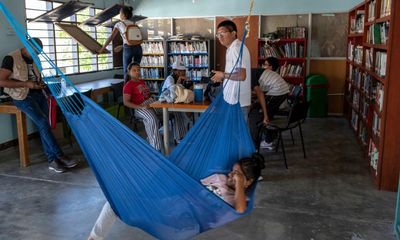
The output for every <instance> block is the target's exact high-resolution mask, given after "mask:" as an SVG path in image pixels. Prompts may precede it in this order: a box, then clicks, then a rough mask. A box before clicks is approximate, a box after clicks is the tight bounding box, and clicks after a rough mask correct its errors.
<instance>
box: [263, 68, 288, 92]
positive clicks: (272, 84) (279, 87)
mask: <svg viewBox="0 0 400 240" xmlns="http://www.w3.org/2000/svg"><path fill="white" fill-rule="evenodd" d="M258 84H259V85H260V87H261V90H262V91H263V92H265V95H269V96H281V95H284V94H288V93H289V84H288V83H287V82H286V81H285V79H283V78H282V77H281V75H279V74H278V73H276V72H274V71H271V70H269V69H265V70H264V72H263V73H262V75H261V77H260V79H259V80H258Z"/></svg>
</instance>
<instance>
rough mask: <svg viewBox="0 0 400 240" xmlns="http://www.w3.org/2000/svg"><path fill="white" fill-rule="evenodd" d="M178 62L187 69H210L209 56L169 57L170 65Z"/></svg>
mask: <svg viewBox="0 0 400 240" xmlns="http://www.w3.org/2000/svg"><path fill="white" fill-rule="evenodd" d="M176 61H181V62H182V63H183V64H184V65H185V66H186V67H204V68H208V56H207V55H199V56H193V55H190V56H182V55H178V56H170V57H169V64H170V65H172V63H174V62H176Z"/></svg>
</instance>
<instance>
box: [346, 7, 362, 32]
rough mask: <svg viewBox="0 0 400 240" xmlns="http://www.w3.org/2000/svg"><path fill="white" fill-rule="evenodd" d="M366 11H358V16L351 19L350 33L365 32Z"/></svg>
mask: <svg viewBox="0 0 400 240" xmlns="http://www.w3.org/2000/svg"><path fill="white" fill-rule="evenodd" d="M364 17H365V11H364V10H357V11H356V15H355V16H353V17H351V18H350V33H362V32H364Z"/></svg>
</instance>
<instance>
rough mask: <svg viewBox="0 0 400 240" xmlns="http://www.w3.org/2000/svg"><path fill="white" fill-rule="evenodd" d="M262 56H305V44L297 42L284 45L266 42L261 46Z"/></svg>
mask: <svg viewBox="0 0 400 240" xmlns="http://www.w3.org/2000/svg"><path fill="white" fill-rule="evenodd" d="M260 57H261V58H267V57H276V58H303V57H304V45H303V44H299V43H297V42H292V43H286V44H283V45H278V44H276V43H273V44H271V43H266V44H265V45H264V46H263V47H261V48H260Z"/></svg>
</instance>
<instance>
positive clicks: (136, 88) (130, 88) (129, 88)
mask: <svg viewBox="0 0 400 240" xmlns="http://www.w3.org/2000/svg"><path fill="white" fill-rule="evenodd" d="M123 93H124V94H129V95H131V102H132V103H133V104H136V105H140V104H142V103H143V102H144V101H145V100H147V99H149V98H150V89H149V87H148V86H147V85H146V83H145V82H144V81H143V80H139V81H138V82H135V81H132V80H131V81H128V82H127V83H126V84H125V85H124V91H123Z"/></svg>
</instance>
